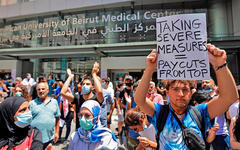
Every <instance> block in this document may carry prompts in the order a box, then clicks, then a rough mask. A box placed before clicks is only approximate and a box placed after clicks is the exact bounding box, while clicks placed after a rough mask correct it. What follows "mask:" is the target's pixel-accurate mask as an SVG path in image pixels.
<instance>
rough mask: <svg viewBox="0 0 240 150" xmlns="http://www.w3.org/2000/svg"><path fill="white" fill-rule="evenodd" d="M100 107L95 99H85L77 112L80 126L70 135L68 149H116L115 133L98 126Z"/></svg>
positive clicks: (99, 124)
mask: <svg viewBox="0 0 240 150" xmlns="http://www.w3.org/2000/svg"><path fill="white" fill-rule="evenodd" d="M100 114H101V107H100V105H99V103H98V102H97V101H94V100H87V101H85V102H84V103H83V104H82V106H81V108H80V113H79V122H80V128H78V129H77V131H75V132H74V133H73V134H72V135H71V139H70V143H69V147H68V150H79V149H84V150H100V149H104V150H117V149H118V143H117V139H116V137H115V135H114V134H113V133H112V131H111V130H109V129H108V128H104V127H100V126H101V123H100Z"/></svg>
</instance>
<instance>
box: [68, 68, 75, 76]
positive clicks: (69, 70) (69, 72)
mask: <svg viewBox="0 0 240 150" xmlns="http://www.w3.org/2000/svg"><path fill="white" fill-rule="evenodd" d="M67 74H68V76H69V77H71V78H73V77H74V74H72V71H71V69H69V68H68V69H67Z"/></svg>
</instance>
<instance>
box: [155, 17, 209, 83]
mask: <svg viewBox="0 0 240 150" xmlns="http://www.w3.org/2000/svg"><path fill="white" fill-rule="evenodd" d="M156 26H157V50H158V53H159V55H158V71H157V73H158V78H159V79H171V80H208V79H210V68H209V60H208V51H207V48H206V45H207V26H206V15H205V14H203V13H200V14H182V15H174V16H167V17H161V18H157V22H156Z"/></svg>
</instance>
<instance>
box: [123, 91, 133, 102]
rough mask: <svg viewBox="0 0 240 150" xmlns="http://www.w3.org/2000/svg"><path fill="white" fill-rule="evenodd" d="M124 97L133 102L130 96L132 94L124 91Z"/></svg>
mask: <svg viewBox="0 0 240 150" xmlns="http://www.w3.org/2000/svg"><path fill="white" fill-rule="evenodd" d="M124 97H125V99H126V101H127V103H131V102H132V100H131V97H130V95H128V94H127V92H125V93H124Z"/></svg>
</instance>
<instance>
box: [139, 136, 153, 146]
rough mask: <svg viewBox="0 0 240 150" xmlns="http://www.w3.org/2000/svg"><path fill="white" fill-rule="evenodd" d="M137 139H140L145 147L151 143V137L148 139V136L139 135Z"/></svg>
mask: <svg viewBox="0 0 240 150" xmlns="http://www.w3.org/2000/svg"><path fill="white" fill-rule="evenodd" d="M137 139H138V140H139V143H140V144H142V146H143V147H144V148H147V147H148V146H149V145H150V144H149V139H147V138H146V137H140V136H139V137H137Z"/></svg>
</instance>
